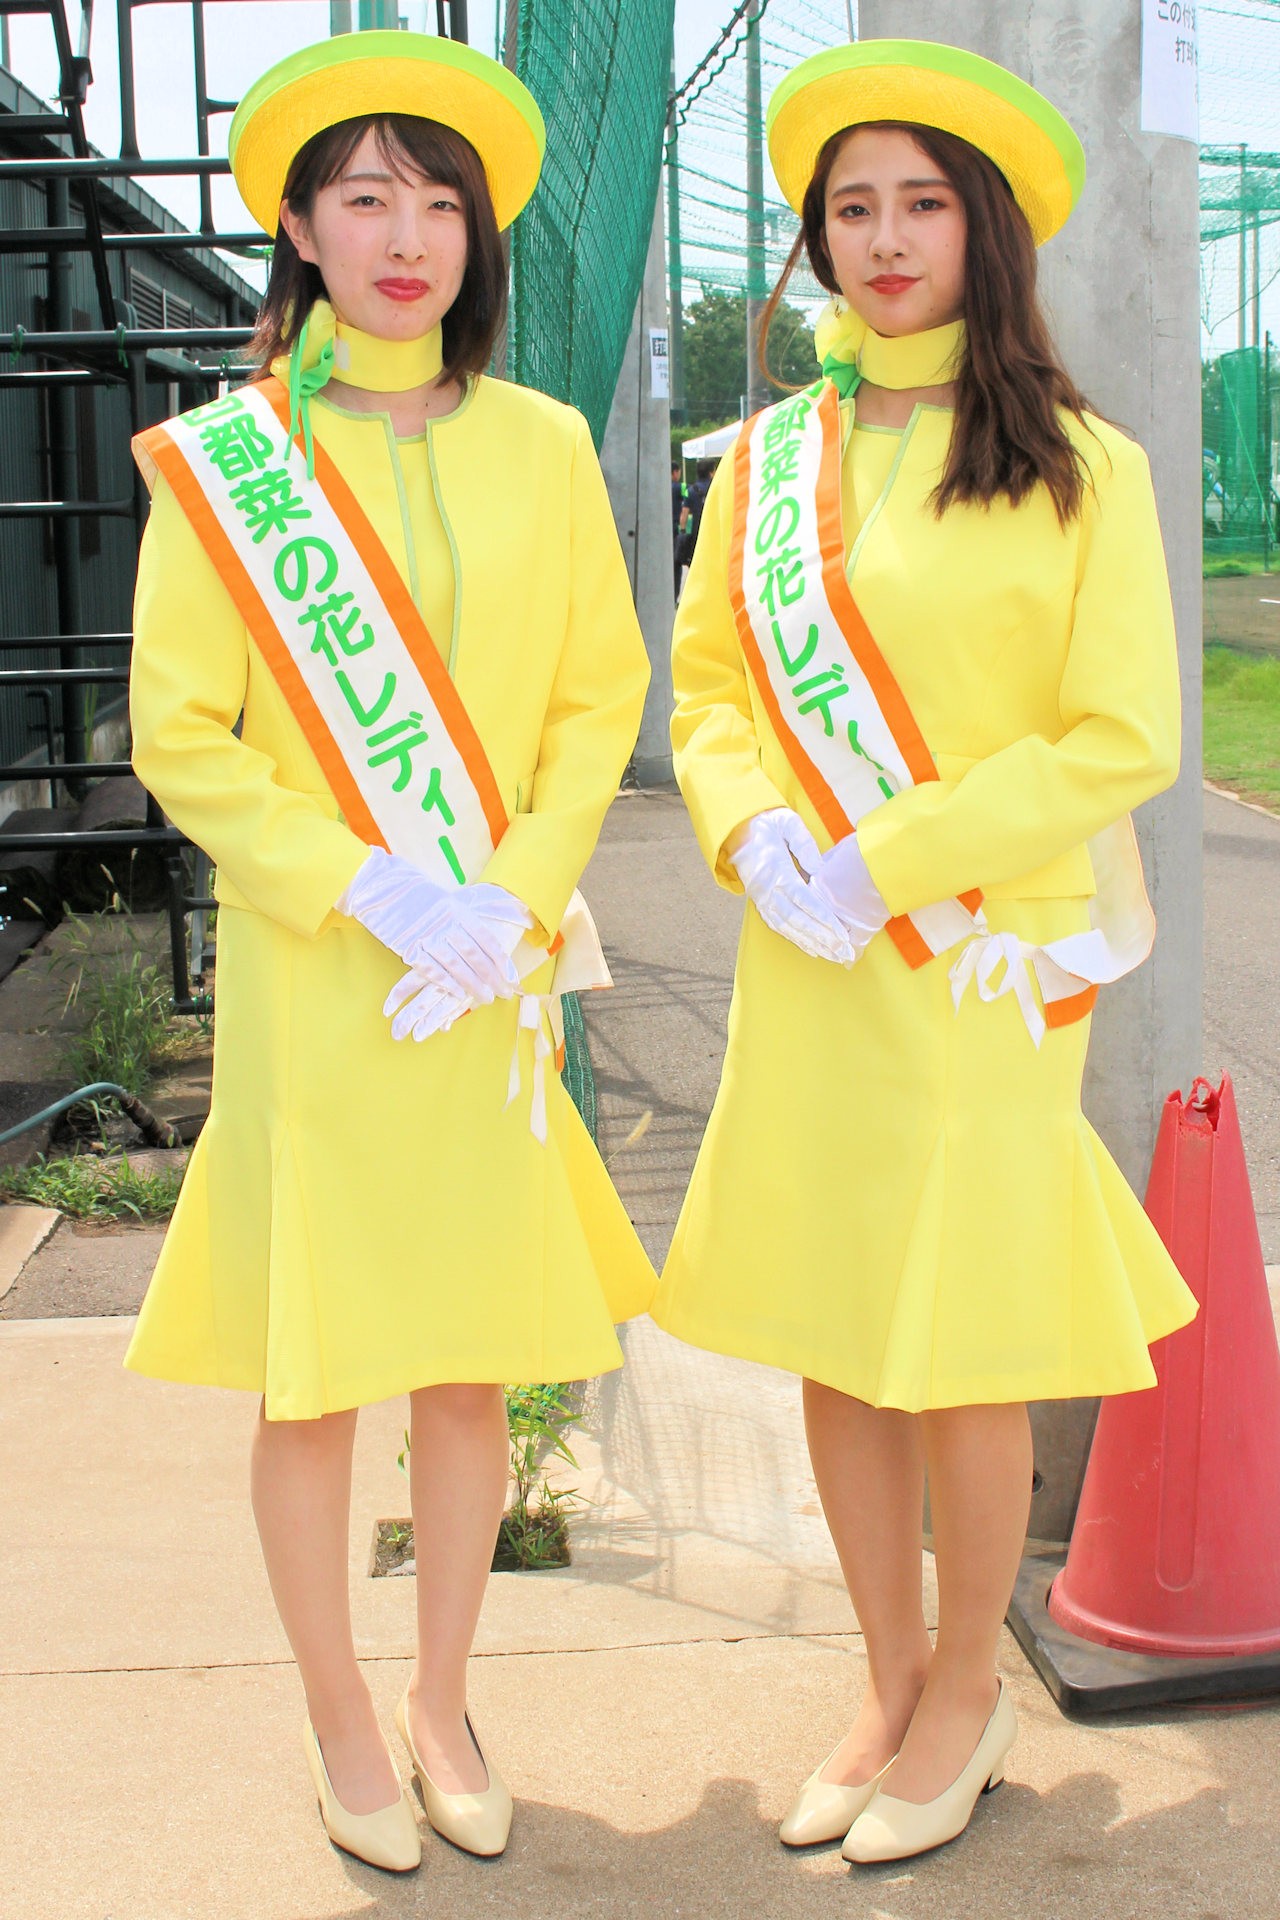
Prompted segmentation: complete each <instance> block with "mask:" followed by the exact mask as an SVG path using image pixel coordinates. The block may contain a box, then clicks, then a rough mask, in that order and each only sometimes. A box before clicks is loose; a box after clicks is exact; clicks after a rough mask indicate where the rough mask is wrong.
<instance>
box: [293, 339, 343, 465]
mask: <svg viewBox="0 0 1280 1920" xmlns="http://www.w3.org/2000/svg"><path fill="white" fill-rule="evenodd" d="M310 327H311V315H310V314H308V315H307V317H306V319H305V320H304V321H303V323H302V332H301V333H300V334H299V335H298V338H297V341H296V342H295V344H294V349H293V352H292V353H291V354H290V355H289V440H288V441H287V442H286V443H285V452H286V453H287V452H288V450H289V443H290V442H292V441H293V439H294V437H295V436H296V435H297V434H298V432H299V431H300V432H301V434H302V450H303V452H304V453H305V454H306V456H307V478H308V480H314V479H315V477H316V449H315V442H314V440H313V439H312V437H311V404H310V403H311V396H312V394H315V393H319V391H320V389H321V387H323V386H324V385H325V384H326V383H327V382H328V379H329V376H330V375H331V374H332V372H333V341H332V340H331V339H330V340H326V341H325V343H324V345H323V347H321V349H320V357H319V359H318V360H317V361H316V363H315V365H314V367H306V368H304V367H303V364H302V362H303V360H304V358H305V357H306V351H307V334H308V332H309V330H310Z"/></svg>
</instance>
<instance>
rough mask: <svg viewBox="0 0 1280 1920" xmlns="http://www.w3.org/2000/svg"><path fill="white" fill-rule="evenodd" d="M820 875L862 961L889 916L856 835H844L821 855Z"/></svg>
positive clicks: (882, 896) (890, 916)
mask: <svg viewBox="0 0 1280 1920" xmlns="http://www.w3.org/2000/svg"><path fill="white" fill-rule="evenodd" d="M819 873H820V875H821V879H822V884H823V886H824V887H825V888H826V890H827V893H828V894H829V895H830V897H831V900H832V902H833V904H834V906H835V910H836V913H837V914H838V915H839V918H840V924H841V926H842V927H843V928H844V930H845V932H846V934H847V935H848V936H849V940H850V943H851V945H852V947H853V950H854V952H855V954H856V955H857V956H858V958H859V959H861V958H862V955H863V954H864V953H865V952H866V950H867V948H868V947H869V946H870V944H871V942H872V941H873V940H874V939H875V936H876V935H877V934H878V933H879V932H880V930H881V928H882V927H884V926H885V925H886V924H887V923H888V921H889V920H890V919H891V918H892V915H891V914H890V912H889V909H888V907H887V906H886V905H885V901H884V895H883V894H882V893H881V891H880V889H879V887H878V886H877V885H876V883H875V881H874V880H873V879H872V878H871V875H870V872H869V871H868V869H867V863H866V861H865V860H864V859H863V857H862V849H861V847H860V846H859V845H858V836H857V834H856V833H850V834H846V836H845V838H844V839H843V840H837V841H836V844H835V846H834V847H831V848H829V849H828V851H827V852H826V853H824V854H823V856H822V865H821V867H820V868H819Z"/></svg>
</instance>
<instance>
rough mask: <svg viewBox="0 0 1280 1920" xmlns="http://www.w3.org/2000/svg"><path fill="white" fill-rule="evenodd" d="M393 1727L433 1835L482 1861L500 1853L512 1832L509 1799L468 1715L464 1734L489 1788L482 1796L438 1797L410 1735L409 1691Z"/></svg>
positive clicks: (399, 1707)
mask: <svg viewBox="0 0 1280 1920" xmlns="http://www.w3.org/2000/svg"><path fill="white" fill-rule="evenodd" d="M396 1726H397V1728H398V1729H399V1733H400V1738H401V1739H402V1740H403V1741H404V1744H405V1748H406V1750H407V1752H408V1755H409V1759H410V1760H411V1761H412V1763H413V1770H414V1772H415V1773H416V1774H417V1776H418V1785H419V1786H420V1787H421V1788H422V1800H423V1805H424V1806H425V1807H426V1809H427V1818H428V1820H429V1821H430V1822H431V1824H432V1826H433V1827H434V1828H435V1830H436V1832H437V1833H440V1834H443V1835H444V1837H445V1839H446V1840H452V1842H453V1844H454V1846H455V1847H461V1848H462V1850H463V1852H464V1853H478V1854H480V1855H481V1856H482V1857H484V1858H488V1857H489V1856H491V1855H493V1854H495V1853H501V1852H502V1850H503V1848H504V1847H505V1846H506V1844H507V1838H508V1835H509V1834H510V1832H511V1811H512V1809H511V1795H510V1794H509V1793H508V1791H507V1789H506V1786H505V1785H504V1783H503V1782H502V1780H500V1779H499V1777H498V1775H497V1774H496V1773H495V1772H494V1770H493V1768H492V1767H491V1766H490V1764H489V1762H488V1760H486V1759H485V1755H484V1750H483V1748H482V1747H481V1745H480V1742H479V1740H476V1730H475V1728H474V1727H473V1726H472V1724H471V1715H470V1714H468V1715H467V1731H468V1733H469V1734H470V1735H471V1738H472V1739H473V1740H475V1744H476V1752H477V1753H478V1754H479V1755H480V1758H481V1760H483V1761H484V1767H485V1772H486V1773H487V1774H488V1776H489V1784H488V1786H487V1787H486V1788H485V1790H484V1792H483V1793H441V1791H440V1789H439V1787H438V1786H437V1785H436V1783H435V1781H434V1780H433V1779H432V1778H431V1775H430V1774H429V1773H428V1772H427V1770H426V1768H425V1767H424V1766H423V1764H422V1761H421V1760H420V1759H419V1757H418V1749H417V1748H416V1747H415V1746H414V1744H413V1735H412V1734H411V1733H410V1731H409V1691H408V1688H406V1689H405V1691H404V1693H403V1694H402V1696H401V1699H400V1704H399V1706H398V1707H397V1708H396Z"/></svg>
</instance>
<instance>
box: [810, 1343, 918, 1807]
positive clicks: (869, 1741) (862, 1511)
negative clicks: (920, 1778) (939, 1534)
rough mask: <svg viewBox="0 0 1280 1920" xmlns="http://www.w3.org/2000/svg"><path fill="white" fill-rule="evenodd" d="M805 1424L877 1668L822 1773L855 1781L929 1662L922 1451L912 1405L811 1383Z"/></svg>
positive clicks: (903, 1715) (870, 1768)
mask: <svg viewBox="0 0 1280 1920" xmlns="http://www.w3.org/2000/svg"><path fill="white" fill-rule="evenodd" d="M804 1416H805V1431H806V1433H807V1435H808V1439H809V1457H810V1459H811V1460H812V1462H813V1472H814V1478H815V1479H816V1480H817V1483H818V1492H819V1494H820V1496H821V1498H822V1510H823V1512H824V1513H825V1514H826V1517H827V1525H828V1526H829V1527H830V1529H831V1537H832V1539H833V1540H834V1541H835V1546H836V1552H837V1553H838V1554H839V1556H840V1566H841V1569H842V1570H843V1573H844V1578H845V1585H846V1586H847V1587H848V1589H849V1598H850V1599H851V1600H852V1602H853V1608H854V1612H855V1613H856V1614H857V1616H858V1625H859V1626H860V1627H861V1629H862V1632H863V1636H864V1638H865V1641H866V1648H867V1663H868V1666H869V1669H870V1677H869V1680H868V1684H867V1690H866V1692H865V1694H864V1695H863V1699H862V1705H861V1706H860V1708H859V1710H858V1714H857V1717H856V1719H855V1720H854V1723H853V1726H852V1727H851V1729H850V1731H849V1733H848V1734H847V1735H846V1737H845V1739H844V1741H843V1742H842V1744H841V1745H840V1747H839V1748H838V1749H837V1750H836V1752H835V1753H834V1754H833V1755H832V1757H831V1760H830V1761H829V1762H828V1764H827V1766H826V1767H824V1769H823V1778H824V1779H825V1780H831V1781H834V1782H836V1783H837V1784H840V1785H844V1786H857V1785H860V1784H861V1783H862V1782H863V1781H864V1780H869V1779H870V1778H871V1776H872V1775H873V1774H875V1773H878V1772H879V1771H880V1769H881V1767H883V1766H884V1765H885V1763H886V1761H888V1760H890V1759H891V1758H892V1757H893V1755H894V1754H895V1753H896V1752H897V1751H898V1748H899V1746H900V1745H901V1744H902V1738H903V1735H904V1734H905V1733H906V1730H907V1727H908V1725H909V1724H910V1720H911V1716H912V1714H913V1713H914V1712H915V1708H916V1703H917V1702H918V1700H919V1699H920V1694H921V1690H922V1688H923V1687H924V1683H925V1675H926V1674H927V1672H928V1670H929V1662H930V1655H931V1648H930V1645H929V1635H928V1631H927V1629H926V1627H925V1623H924V1613H923V1611H922V1608H921V1603H920V1532H921V1525H922V1519H923V1511H924V1453H923V1450H922V1447H921V1443H920V1430H919V1424H918V1421H917V1418H916V1416H915V1415H914V1414H909V1413H899V1412H898V1411H897V1410H896V1409H894V1408H891V1407H869V1406H867V1405H866V1403H865V1402H864V1401H862V1400H855V1399H853V1398H851V1396H850V1395H848V1394H844V1393H837V1392H836V1391H835V1390H834V1389H833V1388H831V1387H823V1386H819V1385H818V1383H817V1382H816V1381H813V1380H806V1381H805V1383H804Z"/></svg>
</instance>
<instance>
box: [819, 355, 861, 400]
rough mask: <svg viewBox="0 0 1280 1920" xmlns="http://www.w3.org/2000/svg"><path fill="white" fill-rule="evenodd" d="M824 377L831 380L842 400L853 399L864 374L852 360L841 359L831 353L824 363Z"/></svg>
mask: <svg viewBox="0 0 1280 1920" xmlns="http://www.w3.org/2000/svg"><path fill="white" fill-rule="evenodd" d="M822 377H823V379H824V380H829V381H830V382H831V384H832V386H833V387H834V388H835V390H836V392H837V393H838V394H839V395H840V398H841V399H842V400H852V398H853V396H854V394H855V393H856V392H857V391H858V388H859V387H860V386H861V385H862V375H861V374H860V373H859V371H858V369H857V367H856V365H855V364H854V362H853V361H852V360H840V359H838V358H837V357H836V355H835V354H834V353H829V354H828V355H827V357H826V359H825V360H824V361H823V363H822Z"/></svg>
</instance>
